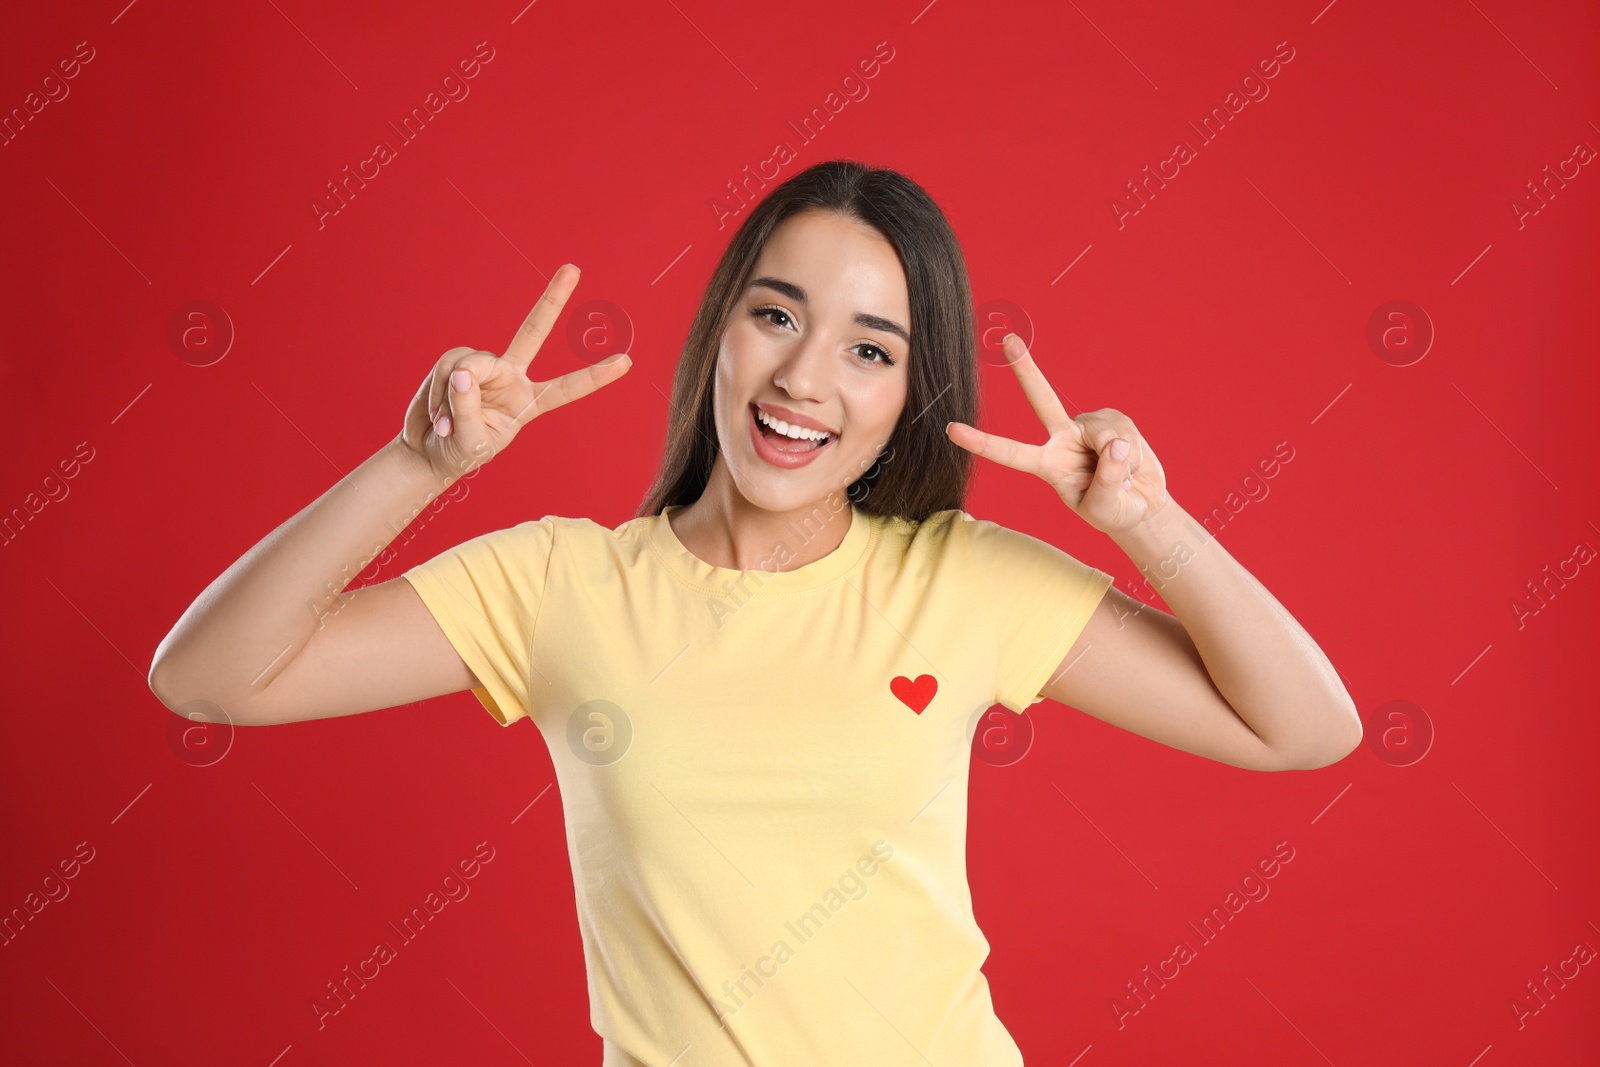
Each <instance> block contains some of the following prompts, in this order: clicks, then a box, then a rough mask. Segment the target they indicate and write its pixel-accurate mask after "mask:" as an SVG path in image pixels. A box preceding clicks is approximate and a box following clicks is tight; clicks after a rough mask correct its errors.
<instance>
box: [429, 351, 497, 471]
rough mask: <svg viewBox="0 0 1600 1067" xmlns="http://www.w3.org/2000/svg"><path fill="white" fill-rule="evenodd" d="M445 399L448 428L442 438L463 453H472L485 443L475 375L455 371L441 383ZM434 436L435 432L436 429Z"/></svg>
mask: <svg viewBox="0 0 1600 1067" xmlns="http://www.w3.org/2000/svg"><path fill="white" fill-rule="evenodd" d="M445 396H446V397H447V400H446V403H445V412H446V413H447V414H448V415H449V418H450V425H449V426H448V427H446V429H445V433H444V434H443V435H442V436H445V437H449V438H452V439H454V441H455V443H456V447H458V448H460V449H462V450H463V452H464V453H468V454H473V453H476V452H477V451H479V450H480V449H481V442H482V441H483V440H484V439H485V429H484V425H483V394H482V392H481V391H480V390H479V388H478V378H477V375H475V374H473V373H472V371H470V370H468V369H467V368H466V367H456V368H455V369H454V370H452V371H451V372H450V377H449V379H448V380H447V381H446V382H445ZM440 421H441V422H442V421H443V419H441V420H440ZM435 432H436V433H437V432H438V428H437V425H436V427H435Z"/></svg>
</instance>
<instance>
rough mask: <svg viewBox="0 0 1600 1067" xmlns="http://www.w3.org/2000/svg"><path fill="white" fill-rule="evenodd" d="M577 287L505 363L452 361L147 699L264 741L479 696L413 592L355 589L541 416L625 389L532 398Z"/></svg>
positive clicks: (246, 562) (584, 382) (542, 306)
mask: <svg viewBox="0 0 1600 1067" xmlns="http://www.w3.org/2000/svg"><path fill="white" fill-rule="evenodd" d="M577 282H578V271H577V268H576V267H572V266H571V265H570V264H569V265H567V266H564V267H563V268H562V269H560V270H558V271H556V274H555V276H554V277H553V278H552V279H551V281H550V286H549V288H547V289H546V290H545V292H544V295H543V296H541V297H540V298H539V301H538V303H537V304H535V305H534V307H533V310H532V311H531V312H530V313H529V315H528V317H527V319H526V320H524V322H523V324H522V326H521V328H520V329H518V331H517V333H516V336H515V337H513V338H512V341H511V345H510V347H508V348H507V349H506V352H505V355H503V356H496V355H494V354H492V353H489V352H480V351H476V350H473V349H470V348H453V349H451V350H450V351H448V352H446V353H445V354H444V355H443V356H441V357H440V358H439V360H438V362H437V363H436V364H435V365H434V367H433V369H432V370H431V371H430V372H429V373H428V375H427V376H426V377H425V378H424V379H423V381H422V385H421V387H420V388H419V389H418V390H417V394H416V396H415V397H414V398H413V399H412V401H411V406H410V409H409V410H408V411H407V412H406V418H405V423H404V426H403V428H402V430H401V432H400V433H399V435H397V436H396V437H395V438H394V439H393V440H392V441H390V442H389V443H387V444H386V445H384V446H383V447H382V448H380V449H379V450H378V451H377V453H375V454H374V455H373V456H371V457H370V458H369V459H367V460H366V461H365V462H363V463H362V464H361V465H360V466H359V467H357V468H356V469H355V470H354V471H352V472H350V474H349V475H347V476H346V477H344V478H342V479H340V480H339V482H338V483H336V484H335V485H334V486H333V488H331V489H329V490H328V491H327V492H326V493H324V494H323V495H322V496H320V497H318V498H317V500H315V501H314V502H312V503H311V504H309V505H308V506H307V507H305V508H304V509H303V510H302V511H301V512H300V513H299V514H298V515H295V516H294V517H293V518H291V519H290V520H289V521H287V522H285V523H284V524H283V525H282V526H280V527H278V528H277V529H276V530H274V531H273V532H272V533H270V534H268V535H267V536H266V537H265V538H263V539H262V540H261V542H260V543H259V544H257V545H256V546H255V547H254V548H252V549H251V550H250V551H249V552H246V553H245V554H244V556H242V557H241V558H240V559H239V560H238V562H236V563H234V564H233V566H231V567H229V568H228V569H227V570H226V571H224V572H223V573H222V574H221V576H219V577H218V578H217V579H216V580H215V581H213V582H212V583H211V584H210V585H209V586H207V587H206V589H205V591H204V592H202V593H201V594H200V595H199V596H198V597H197V598H196V599H195V601H194V603H193V604H191V605H189V609H188V610H187V611H185V612H184V613H183V615H182V617H180V618H179V619H178V621H177V623H176V624H175V625H174V626H173V628H172V630H171V632H170V633H168V634H167V636H166V637H165V638H164V639H162V641H161V644H160V645H159V646H158V647H157V648H156V653H155V657H154V661H153V663H152V664H151V667H150V677H149V681H150V688H151V691H152V692H154V693H155V694H156V696H157V697H158V698H159V699H160V700H161V702H162V703H163V704H164V705H166V706H167V707H168V708H170V709H171V710H173V711H174V712H177V713H179V714H182V715H185V716H188V717H198V718H202V719H208V720H213V719H217V718H220V716H219V715H217V713H216V712H214V711H213V710H212V709H211V708H209V707H207V705H206V704H205V703H202V702H209V704H210V705H214V706H216V707H218V708H220V709H221V715H225V716H226V719H227V721H231V722H233V723H235V724H236V725H264V724H268V723H277V722H292V721H296V720H302V719H315V718H327V717H330V716H334V715H351V714H355V713H357V712H363V711H374V710H377V709H379V708H388V707H394V706H396V705H399V704H405V703H410V702H412V701H416V700H422V699H425V698H427V697H431V696H438V695H440V694H443V693H452V692H458V691H460V690H462V689H469V688H475V687H477V686H478V685H479V684H480V681H479V679H478V678H476V677H475V676H474V675H473V673H472V671H471V670H470V669H469V668H468V667H467V665H466V664H465V663H464V662H462V660H461V657H460V655H459V654H458V653H457V652H456V651H455V649H454V647H452V646H451V644H450V642H449V641H448V640H447V639H446V638H445V636H444V632H443V631H442V630H440V628H439V626H438V624H437V623H435V622H434V620H433V616H432V614H431V613H430V612H429V611H428V609H427V607H426V606H425V605H424V604H423V603H422V600H421V598H420V597H418V596H417V594H416V591H415V590H413V589H412V588H411V584H410V583H409V582H407V581H406V580H405V579H403V578H395V579H391V580H390V581H387V582H383V583H381V584H378V585H373V586H368V587H365V588H362V589H358V590H355V591H354V592H349V593H347V592H345V591H344V589H345V586H347V585H348V584H349V583H350V581H351V580H352V579H353V578H355V576H356V575H358V574H360V573H361V571H362V570H364V569H365V568H366V566H367V565H368V563H370V562H371V560H372V559H373V557H375V556H377V555H378V553H380V552H382V551H383V550H384V549H385V548H386V547H387V546H388V544H389V542H390V541H391V540H392V539H393V538H394V537H395V536H396V535H397V534H398V533H399V532H400V531H402V530H404V529H405V527H406V526H407V525H408V524H409V523H410V522H411V520H412V519H413V518H414V517H416V516H417V515H418V514H420V513H421V512H422V510H423V509H424V508H425V507H427V505H428V504H429V503H430V502H431V501H433V499H434V498H435V497H437V496H438V495H439V494H440V493H442V492H444V490H445V489H447V488H449V486H450V485H451V484H452V483H453V482H454V481H455V480H456V479H457V478H460V477H462V476H463V475H465V474H467V473H468V472H470V471H471V470H473V469H475V468H476V467H478V466H480V465H481V464H482V463H484V462H487V461H488V460H489V459H490V458H492V457H494V456H496V455H498V454H499V453H500V451H501V450H502V449H504V448H505V447H506V445H508V444H510V442H511V440H512V439H513V438H514V437H515V436H516V434H517V432H518V431H519V430H520V429H521V428H522V427H523V426H525V425H527V424H528V423H529V422H532V421H533V420H534V419H535V418H536V417H537V416H539V415H541V414H544V413H546V412H549V411H553V410H554V409H555V408H558V407H560V406H562V405H563V404H566V403H568V402H570V401H572V400H576V399H579V398H580V397H583V396H587V395H588V394H589V393H591V392H593V391H595V390H596V389H598V388H600V387H601V386H603V385H606V384H609V383H610V382H612V381H615V380H616V379H617V378H619V377H621V376H622V374H623V373H625V372H626V370H627V368H628V366H629V360H628V358H627V357H626V356H621V357H620V358H619V357H617V356H613V357H611V359H609V360H607V361H605V362H602V363H599V364H596V365H594V366H592V367H585V368H582V369H581V370H576V371H572V372H570V373H568V374H564V375H561V376H560V377H557V378H555V379H552V380H551V381H548V382H534V381H531V380H530V379H529V378H528V376H527V370H528V367H529V364H530V363H531V361H532V359H533V356H534V354H535V352H537V351H538V348H539V346H540V345H541V344H542V343H543V341H544V338H545V336H546V335H547V334H548V333H549V332H550V328H551V327H552V326H553V325H554V323H555V320H556V316H557V315H558V314H559V313H560V311H561V308H562V307H563V306H564V305H565V303H566V300H567V297H568V296H570V295H571V293H572V290H573V288H574V287H575V286H576V285H577Z"/></svg>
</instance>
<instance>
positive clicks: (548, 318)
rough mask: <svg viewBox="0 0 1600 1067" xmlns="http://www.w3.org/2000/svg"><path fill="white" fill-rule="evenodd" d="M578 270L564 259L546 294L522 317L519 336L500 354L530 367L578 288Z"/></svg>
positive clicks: (520, 367) (523, 368)
mask: <svg viewBox="0 0 1600 1067" xmlns="http://www.w3.org/2000/svg"><path fill="white" fill-rule="evenodd" d="M578 273H579V272H578V268H577V267H575V266H573V265H572V264H571V263H563V264H562V265H561V267H560V268H559V269H557V271H556V273H555V277H553V278H551V279H550V284H549V285H547V286H545V290H544V294H543V295H542V296H540V297H539V301H538V303H536V304H534V305H533V310H532V311H530V312H528V317H527V318H525V319H523V320H522V325H521V326H520V327H518V329H517V333H516V336H514V337H512V338H511V343H510V344H509V345H507V346H506V350H505V354H504V355H503V356H501V357H500V358H502V359H506V360H510V361H511V362H512V363H514V364H516V366H517V369H518V370H522V371H526V370H527V369H528V365H529V364H530V363H532V362H533V357H534V354H535V353H536V352H538V351H539V346H540V345H542V344H544V339H545V338H546V337H547V336H549V334H550V328H551V327H552V326H554V325H555V323H556V316H558V315H560V314H561V309H562V308H563V307H565V306H566V304H567V297H569V296H571V295H572V290H573V289H575V288H577V286H578Z"/></svg>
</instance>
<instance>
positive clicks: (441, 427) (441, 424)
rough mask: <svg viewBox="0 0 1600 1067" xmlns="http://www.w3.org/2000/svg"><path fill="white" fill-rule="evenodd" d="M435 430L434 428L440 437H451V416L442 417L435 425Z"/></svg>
mask: <svg viewBox="0 0 1600 1067" xmlns="http://www.w3.org/2000/svg"><path fill="white" fill-rule="evenodd" d="M433 428H434V431H435V432H436V433H438V435H439V436H440V437H449V436H450V416H449V415H441V416H440V417H439V421H438V422H437V423H435V424H434V427H433Z"/></svg>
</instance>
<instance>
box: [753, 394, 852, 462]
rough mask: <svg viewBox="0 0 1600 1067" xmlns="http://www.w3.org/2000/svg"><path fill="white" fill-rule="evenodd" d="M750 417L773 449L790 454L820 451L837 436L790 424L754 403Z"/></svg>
mask: <svg viewBox="0 0 1600 1067" xmlns="http://www.w3.org/2000/svg"><path fill="white" fill-rule="evenodd" d="M750 417H751V419H752V420H753V421H754V422H755V426H756V432H758V433H759V434H761V436H762V438H763V439H764V440H765V441H766V442H767V444H768V445H769V446H770V447H771V448H772V449H774V450H775V451H778V452H783V453H787V454H790V455H804V454H806V453H808V452H817V451H820V450H821V449H823V448H826V447H827V446H828V445H830V444H832V443H833V441H834V439H835V437H836V436H837V435H836V434H829V433H823V432H821V431H819V430H810V429H806V428H805V427H803V426H790V425H789V424H788V423H786V422H784V421H783V420H781V419H776V418H773V417H772V416H771V415H768V414H767V413H766V412H764V411H762V410H761V409H760V408H758V407H756V406H755V405H754V404H751V405H750Z"/></svg>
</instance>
